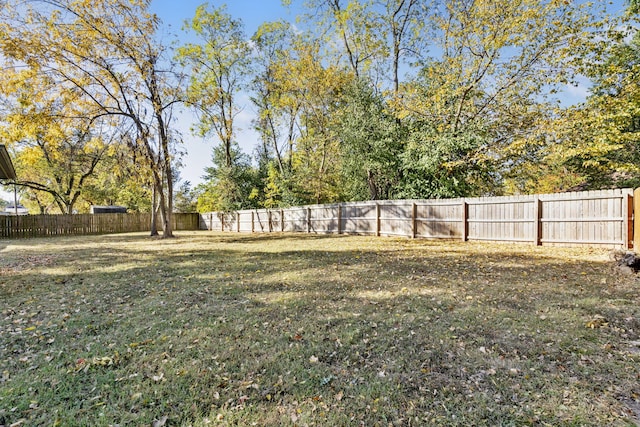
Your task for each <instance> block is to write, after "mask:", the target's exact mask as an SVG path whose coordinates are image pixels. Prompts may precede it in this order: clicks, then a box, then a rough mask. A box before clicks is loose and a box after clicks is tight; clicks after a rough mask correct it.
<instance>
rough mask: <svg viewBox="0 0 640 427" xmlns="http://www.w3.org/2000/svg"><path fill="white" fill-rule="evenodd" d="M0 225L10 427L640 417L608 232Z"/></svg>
mask: <svg viewBox="0 0 640 427" xmlns="http://www.w3.org/2000/svg"><path fill="white" fill-rule="evenodd" d="M178 234H179V236H178V238H176V239H168V240H155V239H151V238H149V237H147V235H146V234H140V233H136V234H121V235H107V236H92V237H60V238H49V239H28V240H2V241H0V309H1V313H0V426H19V425H23V426H27V425H29V426H31V425H47V426H52V425H54V426H55V425H58V426H88V425H91V426H116V425H119V426H138V425H147V426H155V427H160V426H189V425H193V426H205V425H242V426H244V425H256V426H269V425H272V426H279V425H291V426H293V425H297V426H304V425H309V426H311V425H316V426H346V425H354V426H358V425H364V426H376V425H377V426H396V425H398V426H424V425H438V426H454V425H459V426H471V425H474V426H482V425H486V426H497V425H517V426H520V425H540V426H545V425H549V426H558V425H569V426H583V425H585V426H634V425H639V424H638V423H639V421H638V420H639V419H640V292H639V290H640V282H639V281H638V279H636V277H634V276H633V275H629V274H623V273H621V272H620V271H619V270H617V269H616V268H615V266H614V262H613V261H611V260H610V253H609V251H607V250H602V249H584V248H582V249H577V248H573V249H572V248H548V247H534V246H529V245H511V244H497V245H496V244H481V243H463V242H459V241H427V240H410V239H404V238H402V239H395V238H375V237H362V236H341V235H333V236H316V235H308V234H272V235H255V234H253V235H252V234H219V233H214V232H206V231H200V232H186V231H182V232H179V233H178Z"/></svg>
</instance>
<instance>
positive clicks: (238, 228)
mask: <svg viewBox="0 0 640 427" xmlns="http://www.w3.org/2000/svg"><path fill="white" fill-rule="evenodd" d="M239 232H240V212H236V233H239Z"/></svg>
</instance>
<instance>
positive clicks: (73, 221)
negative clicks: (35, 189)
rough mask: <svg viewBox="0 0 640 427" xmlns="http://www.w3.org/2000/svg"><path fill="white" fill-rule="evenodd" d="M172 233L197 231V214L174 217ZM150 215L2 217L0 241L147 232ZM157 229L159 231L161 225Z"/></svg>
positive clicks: (198, 217) (198, 222) (198, 218)
mask: <svg viewBox="0 0 640 427" xmlns="http://www.w3.org/2000/svg"><path fill="white" fill-rule="evenodd" d="M172 218H173V229H174V230H198V229H199V226H200V216H199V215H198V214H197V213H187V214H173V217H172ZM150 225H151V214H148V213H134V214H95V215H93V214H79V215H19V216H15V215H2V216H0V238H25V237H45V236H60V235H89V234H108V233H129V232H135V231H149V230H150V228H151V227H150ZM158 228H159V229H161V227H160V225H158Z"/></svg>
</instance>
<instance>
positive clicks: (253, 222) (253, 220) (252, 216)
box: [251, 211, 256, 233]
mask: <svg viewBox="0 0 640 427" xmlns="http://www.w3.org/2000/svg"><path fill="white" fill-rule="evenodd" d="M251 232H252V233H255V232H256V224H255V215H254V212H253V211H251Z"/></svg>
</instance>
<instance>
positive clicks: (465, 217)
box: [462, 199, 469, 242]
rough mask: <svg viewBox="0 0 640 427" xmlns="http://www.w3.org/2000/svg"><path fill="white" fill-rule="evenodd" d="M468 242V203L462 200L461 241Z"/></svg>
mask: <svg viewBox="0 0 640 427" xmlns="http://www.w3.org/2000/svg"><path fill="white" fill-rule="evenodd" d="M467 240H469V203H467V201H466V200H465V199H462V241H463V242H466V241H467Z"/></svg>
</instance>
